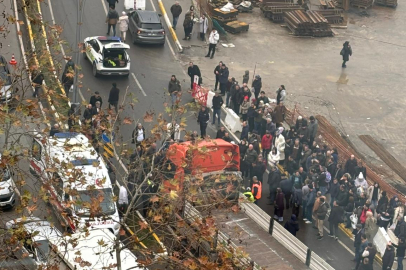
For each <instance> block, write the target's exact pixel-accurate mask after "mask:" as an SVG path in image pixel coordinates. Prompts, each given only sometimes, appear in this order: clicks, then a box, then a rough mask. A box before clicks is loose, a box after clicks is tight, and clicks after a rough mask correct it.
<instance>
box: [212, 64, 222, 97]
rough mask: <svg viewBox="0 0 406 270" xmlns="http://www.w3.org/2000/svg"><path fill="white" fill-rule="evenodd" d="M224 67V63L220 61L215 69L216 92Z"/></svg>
mask: <svg viewBox="0 0 406 270" xmlns="http://www.w3.org/2000/svg"><path fill="white" fill-rule="evenodd" d="M222 65H223V62H222V61H220V62H219V64H218V65H217V66H216V67H215V68H214V75H215V76H216V84H215V85H214V91H217V86H218V85H219V79H220V70H221V66H222Z"/></svg>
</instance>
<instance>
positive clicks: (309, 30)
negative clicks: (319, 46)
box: [284, 10, 333, 37]
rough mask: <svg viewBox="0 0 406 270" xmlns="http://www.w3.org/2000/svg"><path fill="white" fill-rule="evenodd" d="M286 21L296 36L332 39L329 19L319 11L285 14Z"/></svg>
mask: <svg viewBox="0 0 406 270" xmlns="http://www.w3.org/2000/svg"><path fill="white" fill-rule="evenodd" d="M284 20H285V23H286V25H287V27H288V28H289V29H290V31H292V34H293V35H295V36H311V37H331V36H332V35H333V31H331V28H330V25H329V24H328V21H327V19H326V18H324V16H323V15H321V14H320V13H318V12H317V11H311V10H308V11H307V12H304V11H302V10H295V11H289V12H286V13H285V14H284Z"/></svg>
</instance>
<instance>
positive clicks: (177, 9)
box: [171, 1, 182, 30]
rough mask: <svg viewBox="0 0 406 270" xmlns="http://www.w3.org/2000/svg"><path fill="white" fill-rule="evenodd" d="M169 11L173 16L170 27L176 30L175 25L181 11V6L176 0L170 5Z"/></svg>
mask: <svg viewBox="0 0 406 270" xmlns="http://www.w3.org/2000/svg"><path fill="white" fill-rule="evenodd" d="M171 13H172V17H173V21H172V28H173V29H175V30H176V25H177V24H178V20H179V16H180V14H181V13H182V7H181V6H180V5H179V2H178V1H176V2H175V4H173V5H172V6H171Z"/></svg>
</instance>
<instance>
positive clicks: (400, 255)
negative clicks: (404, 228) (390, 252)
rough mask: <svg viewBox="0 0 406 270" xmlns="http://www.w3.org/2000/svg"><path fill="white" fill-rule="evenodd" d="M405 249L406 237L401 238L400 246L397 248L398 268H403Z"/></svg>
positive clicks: (399, 269) (401, 269)
mask: <svg viewBox="0 0 406 270" xmlns="http://www.w3.org/2000/svg"><path fill="white" fill-rule="evenodd" d="M405 250H406V241H405V238H403V237H402V238H399V240H398V246H397V249H396V258H397V262H398V269H397V270H403V259H404V258H405Z"/></svg>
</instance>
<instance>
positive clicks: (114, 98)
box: [108, 83, 120, 113]
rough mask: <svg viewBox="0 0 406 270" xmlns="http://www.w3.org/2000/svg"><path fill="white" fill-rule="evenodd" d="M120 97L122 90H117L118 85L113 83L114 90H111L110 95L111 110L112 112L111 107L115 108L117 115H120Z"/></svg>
mask: <svg viewBox="0 0 406 270" xmlns="http://www.w3.org/2000/svg"><path fill="white" fill-rule="evenodd" d="M119 97H120V89H118V88H117V84H116V83H113V88H111V90H110V94H109V100H108V102H109V110H111V106H113V107H114V109H115V110H116V113H118V100H119Z"/></svg>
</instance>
